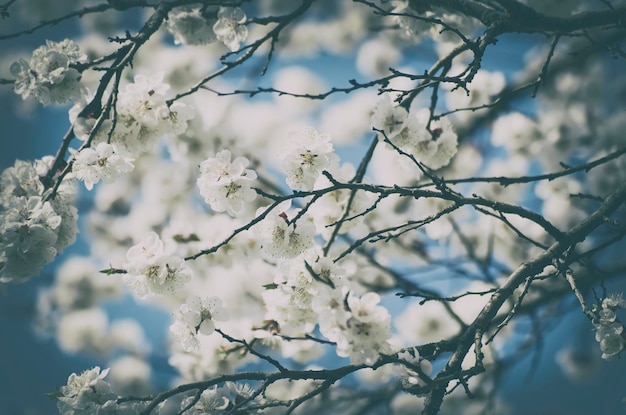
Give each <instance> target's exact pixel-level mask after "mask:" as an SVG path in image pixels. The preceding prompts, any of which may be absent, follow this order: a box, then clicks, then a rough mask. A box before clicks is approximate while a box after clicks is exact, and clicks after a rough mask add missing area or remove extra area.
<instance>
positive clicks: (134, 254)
mask: <svg viewBox="0 0 626 415" xmlns="http://www.w3.org/2000/svg"><path fill="white" fill-rule="evenodd" d="M126 259H127V261H128V262H127V263H126V264H125V265H124V269H125V270H126V271H127V273H126V274H124V276H123V280H124V282H125V283H126V284H128V286H129V287H130V288H131V289H132V290H133V291H134V292H135V294H137V296H139V297H140V298H144V297H147V296H148V295H154V294H163V295H175V294H176V293H178V292H179V290H180V289H181V288H182V287H183V286H184V285H185V284H186V283H187V282H188V281H189V280H190V279H191V269H190V268H189V267H187V266H186V264H185V261H184V260H183V259H182V258H180V257H177V256H174V255H166V254H165V253H164V249H163V242H162V241H161V239H160V238H159V236H158V235H157V234H156V233H154V232H148V233H147V234H146V235H144V237H143V238H142V240H141V242H140V243H139V244H137V245H134V246H132V247H131V248H130V249H129V250H128V252H127V253H126Z"/></svg>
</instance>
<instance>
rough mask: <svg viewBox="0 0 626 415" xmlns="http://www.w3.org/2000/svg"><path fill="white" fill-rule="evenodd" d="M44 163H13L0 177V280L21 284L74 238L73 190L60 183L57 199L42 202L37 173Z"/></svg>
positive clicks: (67, 185) (42, 170)
mask: <svg viewBox="0 0 626 415" xmlns="http://www.w3.org/2000/svg"><path fill="white" fill-rule="evenodd" d="M45 164H46V162H45V161H43V160H42V161H39V162H38V163H36V166H33V165H32V164H31V163H29V162H26V161H21V160H17V161H16V162H15V165H14V166H13V167H9V168H7V169H6V170H5V171H3V172H2V175H1V176H0V281H2V282H8V281H12V280H15V281H23V280H25V279H27V278H28V277H32V276H34V275H37V274H38V273H39V271H40V270H41V268H42V267H43V266H44V265H45V264H47V263H49V262H51V261H52V260H53V259H54V258H55V256H56V255H57V253H58V252H60V251H62V250H63V248H65V247H66V246H67V245H69V244H70V243H72V242H73V241H74V239H75V237H76V232H77V229H76V219H77V216H76V208H75V207H74V206H72V205H71V204H72V203H73V200H74V190H73V187H72V186H71V185H70V184H67V183H64V185H62V186H61V187H59V189H58V200H54V201H52V202H49V201H44V199H43V197H42V193H43V191H44V186H43V183H42V182H41V180H40V178H39V177H40V173H41V175H44V174H45V173H46V172H47V169H46V167H45Z"/></svg>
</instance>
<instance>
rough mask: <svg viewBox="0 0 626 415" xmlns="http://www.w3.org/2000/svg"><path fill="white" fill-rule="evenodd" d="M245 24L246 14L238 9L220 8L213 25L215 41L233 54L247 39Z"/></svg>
mask: <svg viewBox="0 0 626 415" xmlns="http://www.w3.org/2000/svg"><path fill="white" fill-rule="evenodd" d="M245 22H246V14H245V13H244V12H243V10H241V9H240V8H239V7H220V9H219V11H218V12H217V22H215V24H214V25H213V32H214V33H215V36H217V40H219V41H220V42H222V43H223V44H225V45H226V46H227V47H228V49H230V50H231V51H232V52H234V51H236V50H237V49H239V44H240V43H241V42H244V41H245V40H246V38H247V37H248V28H247V27H246V26H245Z"/></svg>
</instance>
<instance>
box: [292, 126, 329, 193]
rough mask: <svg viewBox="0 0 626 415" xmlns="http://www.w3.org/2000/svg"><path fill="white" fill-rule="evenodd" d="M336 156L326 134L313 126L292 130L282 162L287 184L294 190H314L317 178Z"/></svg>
mask: <svg viewBox="0 0 626 415" xmlns="http://www.w3.org/2000/svg"><path fill="white" fill-rule="evenodd" d="M335 158H336V156H335V155H334V153H333V145H332V143H331V142H330V137H329V136H327V135H326V134H320V133H318V132H317V131H316V130H314V129H313V128H304V129H301V130H299V131H295V132H292V133H291V134H290V135H289V143H288V145H287V151H286V153H285V155H284V156H283V164H282V167H283V171H284V172H285V174H286V175H287V184H288V185H289V187H290V188H291V189H293V190H313V185H314V184H315V180H316V179H317V178H318V177H319V175H320V174H321V172H322V170H324V169H325V168H326V167H328V165H329V164H330V161H331V160H333V159H335Z"/></svg>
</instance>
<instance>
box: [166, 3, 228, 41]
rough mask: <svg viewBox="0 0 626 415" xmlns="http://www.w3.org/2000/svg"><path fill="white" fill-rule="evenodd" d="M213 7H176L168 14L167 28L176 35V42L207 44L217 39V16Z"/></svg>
mask: <svg viewBox="0 0 626 415" xmlns="http://www.w3.org/2000/svg"><path fill="white" fill-rule="evenodd" d="M211 12H213V13H214V12H215V10H214V9H212V8H203V9H200V8H196V7H189V6H183V7H176V8H174V9H172V10H171V11H170V12H169V14H168V16H167V30H168V31H169V32H170V33H171V34H172V35H173V36H174V43H176V44H177V45H178V44H184V45H205V44H207V43H213V42H215V41H216V40H217V37H216V36H215V33H214V32H213V25H214V24H215V23H216V22H217V17H215V15H214V14H212V13H211Z"/></svg>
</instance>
